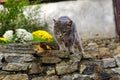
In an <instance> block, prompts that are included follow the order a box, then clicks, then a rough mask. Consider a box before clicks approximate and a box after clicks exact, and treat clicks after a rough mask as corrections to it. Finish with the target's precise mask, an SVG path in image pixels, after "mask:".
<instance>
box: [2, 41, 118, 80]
mask: <svg viewBox="0 0 120 80" xmlns="http://www.w3.org/2000/svg"><path fill="white" fill-rule="evenodd" d="M37 44H38V43H37ZM35 46H36V43H28V44H9V45H0V80H103V79H105V80H120V76H119V75H120V43H119V42H118V40H117V39H91V40H83V47H84V49H85V54H84V55H83V58H82V59H81V56H80V55H79V54H77V53H76V54H69V53H66V52H63V51H59V50H48V51H45V52H42V53H36V51H34V48H35Z"/></svg>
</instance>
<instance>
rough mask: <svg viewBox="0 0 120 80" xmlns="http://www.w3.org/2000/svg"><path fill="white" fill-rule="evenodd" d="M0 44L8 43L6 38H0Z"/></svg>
mask: <svg viewBox="0 0 120 80" xmlns="http://www.w3.org/2000/svg"><path fill="white" fill-rule="evenodd" d="M0 42H8V40H7V39H6V38H0Z"/></svg>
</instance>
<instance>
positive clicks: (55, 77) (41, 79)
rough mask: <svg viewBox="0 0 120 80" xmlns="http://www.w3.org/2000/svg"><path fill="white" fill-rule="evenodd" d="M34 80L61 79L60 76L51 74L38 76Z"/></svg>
mask: <svg viewBox="0 0 120 80" xmlns="http://www.w3.org/2000/svg"><path fill="white" fill-rule="evenodd" d="M32 80H59V78H58V76H49V77H47V76H46V77H36V78H33V79H32Z"/></svg>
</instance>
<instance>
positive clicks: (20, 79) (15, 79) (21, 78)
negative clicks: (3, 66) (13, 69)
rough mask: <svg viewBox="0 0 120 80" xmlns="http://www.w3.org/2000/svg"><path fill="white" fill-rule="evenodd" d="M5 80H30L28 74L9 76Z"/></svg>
mask: <svg viewBox="0 0 120 80" xmlns="http://www.w3.org/2000/svg"><path fill="white" fill-rule="evenodd" d="M3 80H29V79H28V76H27V74H13V75H7V76H6V77H5V78H4V79H3Z"/></svg>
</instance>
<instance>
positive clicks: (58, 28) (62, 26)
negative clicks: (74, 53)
mask: <svg viewBox="0 0 120 80" xmlns="http://www.w3.org/2000/svg"><path fill="white" fill-rule="evenodd" d="M53 21H54V31H55V35H58V36H59V37H65V36H69V35H70V34H71V29H72V20H68V21H59V20H55V19H53Z"/></svg>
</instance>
